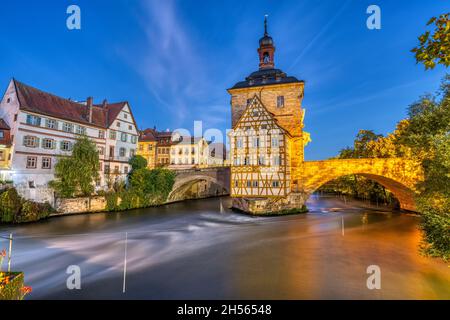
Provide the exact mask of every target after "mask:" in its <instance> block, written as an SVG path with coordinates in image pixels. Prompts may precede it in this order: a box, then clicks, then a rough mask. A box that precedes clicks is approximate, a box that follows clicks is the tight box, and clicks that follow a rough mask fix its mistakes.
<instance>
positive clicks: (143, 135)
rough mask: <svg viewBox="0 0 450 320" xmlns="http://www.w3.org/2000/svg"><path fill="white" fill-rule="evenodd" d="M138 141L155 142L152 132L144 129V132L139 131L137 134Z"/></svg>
mask: <svg viewBox="0 0 450 320" xmlns="http://www.w3.org/2000/svg"><path fill="white" fill-rule="evenodd" d="M139 141H156V138H155V134H154V130H153V129H145V130H144V131H141V132H140V134H139Z"/></svg>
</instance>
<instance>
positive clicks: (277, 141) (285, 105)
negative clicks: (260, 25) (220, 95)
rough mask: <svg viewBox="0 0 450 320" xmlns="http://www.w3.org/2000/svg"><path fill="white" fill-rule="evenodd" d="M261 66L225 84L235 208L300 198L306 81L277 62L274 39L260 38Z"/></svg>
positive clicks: (282, 205)
mask: <svg viewBox="0 0 450 320" xmlns="http://www.w3.org/2000/svg"><path fill="white" fill-rule="evenodd" d="M258 56H259V70H257V71H255V72H253V73H251V74H250V75H249V76H248V77H247V78H246V79H245V80H244V81H241V82H238V83H236V84H235V85H234V86H233V87H232V88H230V89H228V92H229V93H230V95H231V114H232V130H231V132H230V134H229V137H230V163H231V196H232V197H233V206H234V207H235V208H238V209H241V210H244V211H248V212H254V213H263V212H273V211H279V210H285V209H292V208H296V207H297V206H298V205H299V204H302V203H303V201H302V199H300V198H301V193H299V192H298V191H299V186H298V179H299V175H300V172H299V171H300V170H301V163H302V162H303V159H304V156H303V148H304V144H305V143H306V142H307V141H308V139H309V135H308V134H307V133H304V132H303V117H304V110H303V109H302V100H303V90H304V82H303V81H302V80H298V79H297V78H295V77H292V76H288V75H286V73H284V72H283V71H281V70H280V69H276V68H275V60H274V58H275V45H274V41H273V39H272V37H270V36H269V34H268V32H267V19H266V20H265V21H264V36H263V37H262V38H261V39H260V40H259V48H258Z"/></svg>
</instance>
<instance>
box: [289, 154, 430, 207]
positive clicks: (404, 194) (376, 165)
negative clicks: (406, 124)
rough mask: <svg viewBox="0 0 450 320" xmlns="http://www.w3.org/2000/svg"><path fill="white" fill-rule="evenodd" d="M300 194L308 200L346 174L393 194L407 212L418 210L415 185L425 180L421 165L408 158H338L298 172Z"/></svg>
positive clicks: (308, 163)
mask: <svg viewBox="0 0 450 320" xmlns="http://www.w3.org/2000/svg"><path fill="white" fill-rule="evenodd" d="M298 174H299V176H298V177H296V178H298V186H299V190H298V191H299V192H300V193H302V194H303V198H305V199H307V198H308V197H309V195H311V193H313V192H314V191H315V190H317V189H318V188H320V186H322V185H323V184H325V183H326V182H328V181H331V180H334V179H336V178H339V177H342V176H346V175H360V176H363V177H366V178H368V179H371V180H374V181H376V182H378V183H379V184H381V185H382V186H384V187H385V188H386V189H388V190H389V191H391V192H392V193H393V194H394V196H395V197H396V198H397V199H398V200H399V202H400V207H401V208H402V209H404V210H409V211H416V204H415V201H414V193H415V191H416V188H415V185H416V183H417V182H418V181H421V180H423V172H422V169H421V166H420V164H418V163H416V162H414V161H412V160H406V159H400V158H386V159H380V158H377V159H336V160H324V161H305V162H304V163H303V165H302V167H301V169H300V170H299V171H298Z"/></svg>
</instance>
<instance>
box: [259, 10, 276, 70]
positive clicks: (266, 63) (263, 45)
mask: <svg viewBox="0 0 450 320" xmlns="http://www.w3.org/2000/svg"><path fill="white" fill-rule="evenodd" d="M267 17H268V15H267V14H266V15H264V36H263V37H262V38H261V39H259V48H258V55H259V69H271V68H274V66H275V64H274V62H273V58H274V52H275V46H274V44H273V39H272V37H271V36H269V33H268V32H267Z"/></svg>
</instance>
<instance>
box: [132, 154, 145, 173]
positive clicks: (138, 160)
mask: <svg viewBox="0 0 450 320" xmlns="http://www.w3.org/2000/svg"><path fill="white" fill-rule="evenodd" d="M128 163H129V164H130V165H131V168H132V170H138V169H143V168H147V160H146V159H145V158H144V157H143V156H140V155H135V156H133V157H131V159H130V160H129V161H128Z"/></svg>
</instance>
